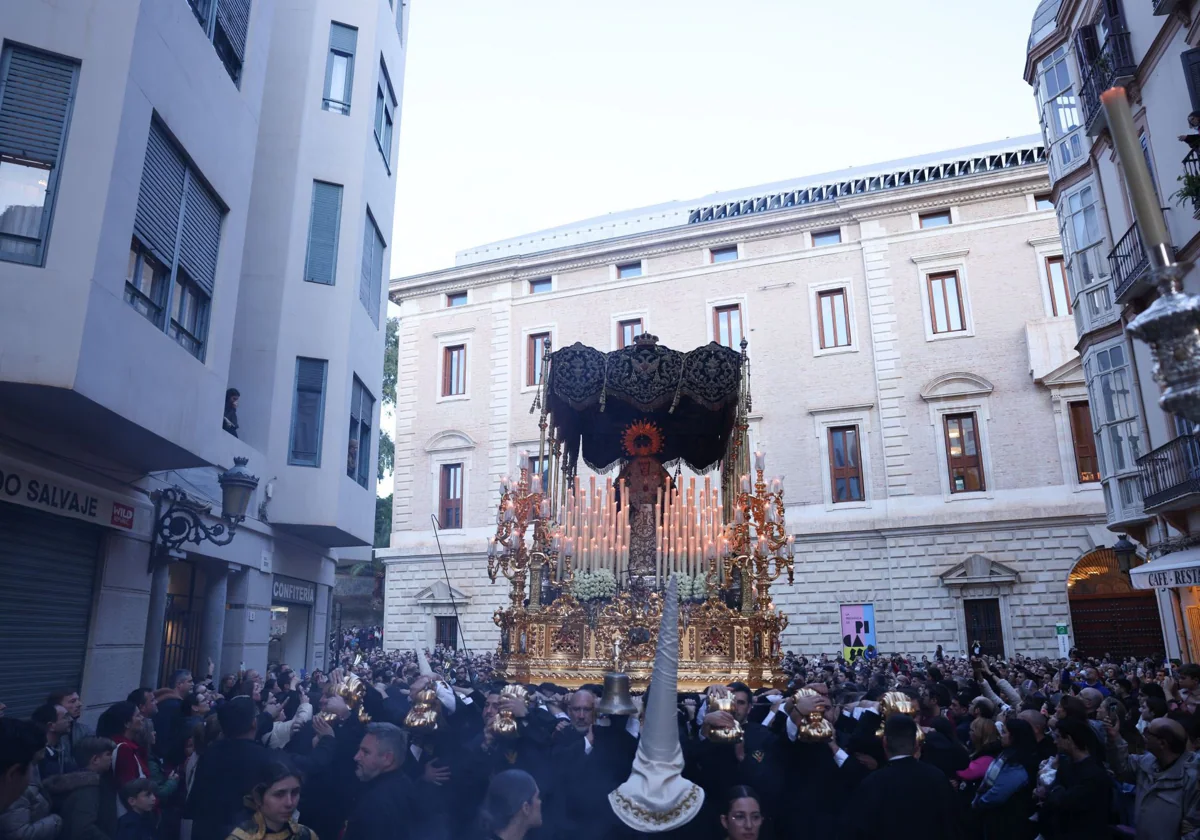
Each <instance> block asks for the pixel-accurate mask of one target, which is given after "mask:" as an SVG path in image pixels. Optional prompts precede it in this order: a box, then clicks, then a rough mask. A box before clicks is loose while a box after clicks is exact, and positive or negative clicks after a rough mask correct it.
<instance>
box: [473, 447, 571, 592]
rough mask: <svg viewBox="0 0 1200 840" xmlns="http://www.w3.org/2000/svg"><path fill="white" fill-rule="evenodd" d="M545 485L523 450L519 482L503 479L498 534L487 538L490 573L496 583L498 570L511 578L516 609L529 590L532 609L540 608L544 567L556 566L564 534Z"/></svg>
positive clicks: (498, 513)
mask: <svg viewBox="0 0 1200 840" xmlns="http://www.w3.org/2000/svg"><path fill="white" fill-rule="evenodd" d="M545 489H546V488H544V487H542V476H541V474H540V473H533V472H532V471H531V470H530V465H529V456H528V455H526V454H524V453H523V454H522V455H521V464H520V473H519V474H518V478H517V480H516V482H515V483H514V482H513V481H512V479H510V478H509V477H507V476H506V477H505V478H504V479H503V480H501V482H500V504H499V507H498V508H497V515H496V536H495V537H492V538H490V539H489V540H488V577H490V578H491V579H492V582H493V583H494V582H495V581H496V576H497V575H498V574H500V575H503V576H504V577H505V578H507V579H508V581H509V583H510V584H511V585H512V607H513V609H518V610H519V609H521V608H523V607H524V606H525V597H526V594H527V593H528V597H529V608H530V610H531V611H533V612H536V611H537V610H538V609H540V607H541V595H542V568H543V567H544V566H545V565H547V564H549V565H550V568H551V569H553V568H554V567H555V564H556V562H557V558H558V548H559V544H560V541H561V537H560V535H559V534H558V529H557V527H556V526H555V525H554V523H553V521H552V520H551V514H550V495H549V494H548V493H547V492H545ZM531 577H532V582H533V585H532V586H529V580H530V578H531Z"/></svg>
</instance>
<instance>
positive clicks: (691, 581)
mask: <svg viewBox="0 0 1200 840" xmlns="http://www.w3.org/2000/svg"><path fill="white" fill-rule="evenodd" d="M671 576H672V577H674V578H675V580H676V581H678V583H677V591H678V594H679V601H680V603H684V602H686V601H703V600H705V599H706V598H708V578H707V577H705V576H704V575H696V576H695V577H693V576H692V575H688V574H684V573H682V572H672V573H671Z"/></svg>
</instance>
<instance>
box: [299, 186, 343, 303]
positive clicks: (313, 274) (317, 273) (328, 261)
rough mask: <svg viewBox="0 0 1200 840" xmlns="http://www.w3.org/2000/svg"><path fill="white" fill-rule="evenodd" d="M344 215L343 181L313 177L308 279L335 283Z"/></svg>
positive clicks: (309, 224)
mask: <svg viewBox="0 0 1200 840" xmlns="http://www.w3.org/2000/svg"><path fill="white" fill-rule="evenodd" d="M341 218H342V187H341V185H340V184H326V183H325V182H323V181H313V194H312V214H311V216H310V217H309V221H308V257H307V259H306V260H305V265H304V279H305V280H309V281H311V282H313V283H325V284H326V285H329V286H332V285H334V281H335V276H336V263H337V244H338V228H339V227H340V225H341Z"/></svg>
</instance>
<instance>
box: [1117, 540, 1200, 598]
mask: <svg viewBox="0 0 1200 840" xmlns="http://www.w3.org/2000/svg"><path fill="white" fill-rule="evenodd" d="M1129 577H1130V579H1131V580H1132V581H1133V587H1134V589H1172V588H1174V587H1176V586H1200V548H1185V549H1184V550H1183V551H1176V552H1174V553H1172V554H1168V555H1166V556H1164V557H1159V558H1158V559H1157V560H1151V561H1150V562H1149V563H1143V564H1142V565H1141V566H1138V567H1137V568H1135V569H1132V570H1130V572H1129Z"/></svg>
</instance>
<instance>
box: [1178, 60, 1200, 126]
mask: <svg viewBox="0 0 1200 840" xmlns="http://www.w3.org/2000/svg"><path fill="white" fill-rule="evenodd" d="M1179 57H1180V58H1181V59H1182V60H1183V77H1184V78H1185V79H1187V88H1188V96H1189V97H1190V98H1191V100H1192V113H1195V112H1197V111H1200V47H1197V48H1196V49H1191V50H1187V51H1185V52H1184V53H1183V54H1182V55H1180V56H1179Z"/></svg>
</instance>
